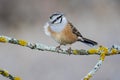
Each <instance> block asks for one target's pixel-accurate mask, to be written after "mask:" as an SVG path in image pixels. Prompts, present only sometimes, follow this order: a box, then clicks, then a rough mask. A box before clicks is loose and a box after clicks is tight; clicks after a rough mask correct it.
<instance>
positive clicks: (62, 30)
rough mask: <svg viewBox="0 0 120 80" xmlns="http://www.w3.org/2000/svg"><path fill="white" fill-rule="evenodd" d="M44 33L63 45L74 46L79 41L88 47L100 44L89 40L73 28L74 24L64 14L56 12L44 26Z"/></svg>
mask: <svg viewBox="0 0 120 80" xmlns="http://www.w3.org/2000/svg"><path fill="white" fill-rule="evenodd" d="M44 31H45V34H46V35H47V36H50V37H52V38H53V39H54V40H55V41H56V42H58V43H59V46H57V47H56V48H60V47H61V45H67V44H73V43H75V42H77V41H79V42H82V43H84V44H86V45H88V46H96V45H97V44H98V43H97V42H95V41H93V40H91V39H88V38H86V37H84V36H82V34H81V33H80V32H79V30H78V29H77V28H76V27H74V26H73V24H72V23H71V22H70V21H69V20H68V19H67V18H66V17H65V15H64V13H62V12H55V13H53V14H52V15H50V17H49V20H48V21H47V22H46V24H45V25H44Z"/></svg>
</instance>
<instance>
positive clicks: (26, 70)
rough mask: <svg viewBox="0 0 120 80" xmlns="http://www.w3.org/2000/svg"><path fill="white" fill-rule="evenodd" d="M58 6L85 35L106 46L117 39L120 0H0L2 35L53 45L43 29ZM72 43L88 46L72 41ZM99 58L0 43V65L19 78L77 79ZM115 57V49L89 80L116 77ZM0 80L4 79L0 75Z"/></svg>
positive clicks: (119, 23) (79, 46) (117, 65)
mask: <svg viewBox="0 0 120 80" xmlns="http://www.w3.org/2000/svg"><path fill="white" fill-rule="evenodd" d="M56 11H60V12H63V13H64V14H65V15H66V17H67V18H68V20H69V21H71V22H72V23H73V25H74V26H75V27H77V29H78V30H79V31H80V32H81V33H82V35H84V36H85V37H87V38H90V39H93V40H95V41H97V42H98V43H99V44H100V45H104V46H107V47H111V46H112V45H113V44H118V45H119V43H120V37H119V33H120V32H119V29H120V0H0V35H6V36H10V37H14V38H17V39H24V40H27V41H29V42H34V43H43V44H46V45H51V46H57V45H58V44H57V43H56V42H55V41H54V40H53V39H51V38H49V37H47V36H46V35H45V34H44V30H43V26H44V24H45V23H46V21H48V18H49V16H50V15H51V14H52V13H53V12H56ZM63 48H64V46H63ZM65 48H67V47H65ZM72 48H73V49H81V48H83V49H89V48H90V47H88V46H86V45H84V44H81V43H79V42H76V43H74V44H73V45H72ZM98 58H99V56H95V55H93V56H75V55H71V56H69V55H63V54H56V53H51V52H46V51H44V52H42V51H37V50H31V49H28V48H25V47H21V46H18V45H12V44H3V43H0V68H4V69H6V70H8V71H9V72H10V73H11V74H13V75H15V76H20V77H21V78H22V79H23V80H80V79H81V78H82V77H84V76H85V75H86V74H87V73H88V72H89V71H90V70H91V69H92V68H93V66H94V65H95V64H96V63H97V61H98ZM119 60H120V57H119V55H116V56H110V57H106V59H105V61H104V63H103V65H102V67H101V69H100V70H99V71H98V72H97V73H96V74H95V75H94V77H93V78H92V79H91V80H119V76H120V69H119V67H120V64H119V63H120V62H119ZM0 80H8V79H7V78H4V77H2V76H0Z"/></svg>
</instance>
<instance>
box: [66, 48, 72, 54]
mask: <svg viewBox="0 0 120 80" xmlns="http://www.w3.org/2000/svg"><path fill="white" fill-rule="evenodd" d="M66 52H68V54H69V55H71V54H72V49H71V47H69V48H68V49H67V50H66Z"/></svg>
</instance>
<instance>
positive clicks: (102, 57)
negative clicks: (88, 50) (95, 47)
mask: <svg viewBox="0 0 120 80" xmlns="http://www.w3.org/2000/svg"><path fill="white" fill-rule="evenodd" d="M104 59H105V53H104V52H103V53H101V54H100V60H102V61H104Z"/></svg>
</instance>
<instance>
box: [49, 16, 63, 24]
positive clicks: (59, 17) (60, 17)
mask: <svg viewBox="0 0 120 80" xmlns="http://www.w3.org/2000/svg"><path fill="white" fill-rule="evenodd" d="M59 19H60V22H59V23H61V22H62V15H60V16H58V17H57V18H56V19H55V20H53V21H52V22H51V23H52V24H54V23H55V22H56V21H57V20H59Z"/></svg>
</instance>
